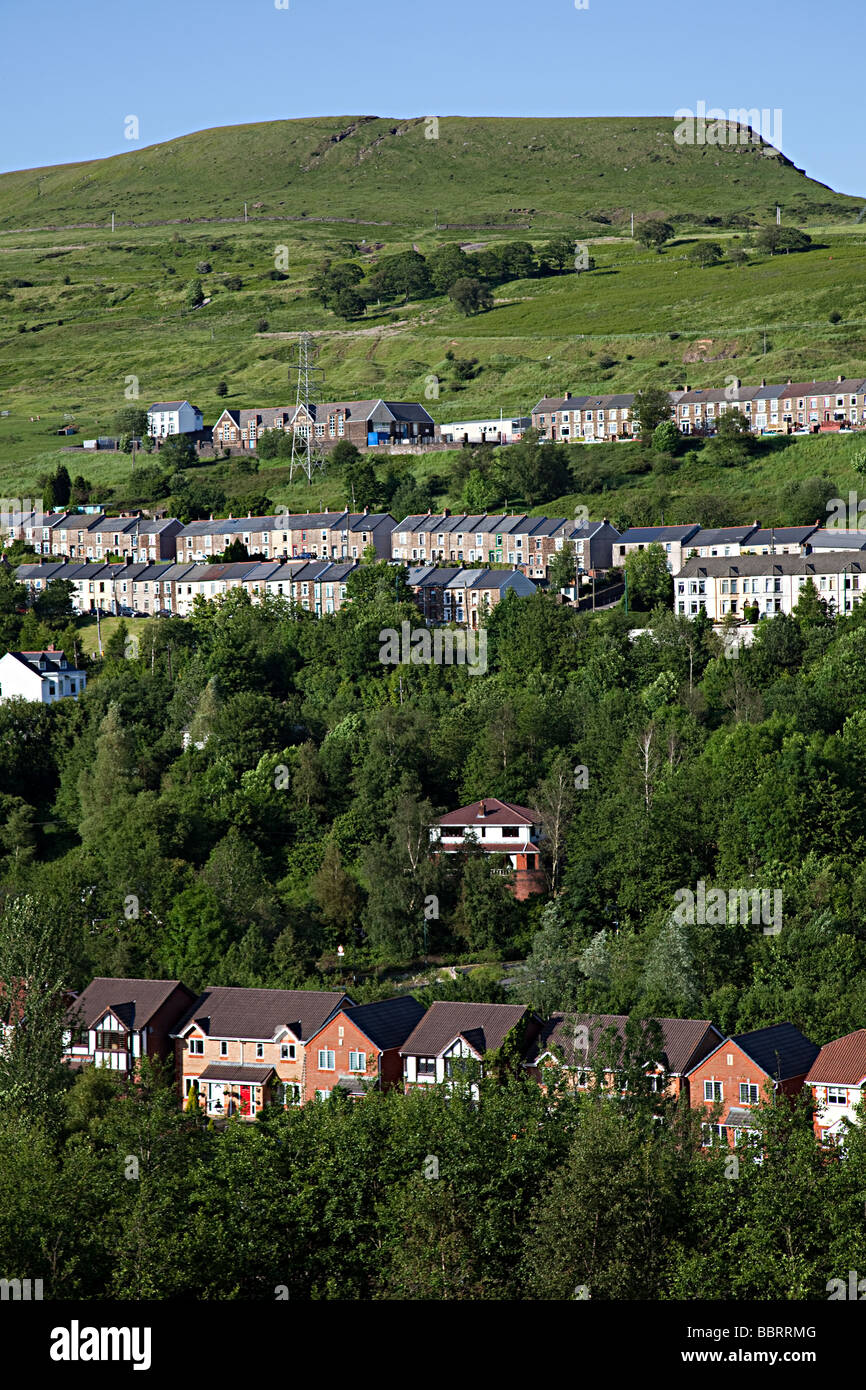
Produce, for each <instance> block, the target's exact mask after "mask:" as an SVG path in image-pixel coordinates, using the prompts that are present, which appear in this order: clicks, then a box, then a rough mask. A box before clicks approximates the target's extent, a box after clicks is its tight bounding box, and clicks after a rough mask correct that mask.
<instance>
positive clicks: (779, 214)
mask: <svg viewBox="0 0 866 1390" xmlns="http://www.w3.org/2000/svg"><path fill="white" fill-rule="evenodd" d="M781 225H782V209H781V208H780V207H779V205H778V203H777V204H776V226H777V227H780V226H781Z"/></svg>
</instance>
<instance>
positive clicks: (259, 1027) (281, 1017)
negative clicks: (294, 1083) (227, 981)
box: [173, 986, 352, 1042]
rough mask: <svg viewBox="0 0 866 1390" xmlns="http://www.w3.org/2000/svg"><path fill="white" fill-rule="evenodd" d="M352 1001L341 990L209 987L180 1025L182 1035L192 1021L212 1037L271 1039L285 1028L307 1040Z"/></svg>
mask: <svg viewBox="0 0 866 1390" xmlns="http://www.w3.org/2000/svg"><path fill="white" fill-rule="evenodd" d="M346 1003H349V1004H351V1003H352V1001H351V1000H350V999H349V996H348V995H347V994H344V993H342V992H341V991H340V990H314V989H237V988H232V987H229V986H219V987H217V988H212V989H206V990H205V991H204V993H203V994H201V995H200V996H199V998H198V999H197V1000H196V1002H195V1004H194V1005H193V1006H192V1008H191V1009H190V1010H189V1012H188V1013H187V1014H186V1015H185V1016H184V1018H183V1019H182V1020H181V1022H180V1023H179V1024H178V1025H177V1028H176V1030H175V1033H174V1035H173V1036H175V1037H179V1036H180V1035H181V1034H182V1033H184V1032H185V1031H186V1029H187V1028H188V1027H189V1025H190V1024H191V1023H195V1024H196V1026H197V1027H198V1028H200V1029H201V1031H202V1032H203V1033H204V1034H205V1035H206V1036H207V1037H209V1038H244V1039H249V1040H251V1041H256V1042H267V1041H271V1040H272V1039H273V1038H274V1036H275V1034H277V1033H278V1032H279V1031H280V1030H281V1029H282V1028H289V1029H290V1030H291V1032H292V1033H293V1034H294V1036H295V1037H296V1038H297V1039H298V1040H299V1041H300V1042H305V1041H306V1040H307V1038H310V1037H312V1036H313V1034H314V1033H317V1032H318V1031H319V1029H320V1028H321V1027H322V1025H323V1024H324V1023H325V1022H327V1020H328V1019H329V1018H330V1017H331V1015H332V1014H333V1013H336V1011H337V1009H339V1008H340V1007H341V1006H342V1005H344V1004H346Z"/></svg>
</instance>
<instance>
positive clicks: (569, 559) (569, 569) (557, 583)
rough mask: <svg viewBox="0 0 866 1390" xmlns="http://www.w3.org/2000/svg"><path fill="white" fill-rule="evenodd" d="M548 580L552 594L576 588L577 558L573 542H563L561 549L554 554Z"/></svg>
mask: <svg viewBox="0 0 866 1390" xmlns="http://www.w3.org/2000/svg"><path fill="white" fill-rule="evenodd" d="M548 579H549V582H550V589H551V592H553V593H561V592H562V590H563V589H574V588H576V587H577V556H576V553H575V549H574V541H564V542H563V546H562V549H561V550H557V551H556V552H555V554H554V555H553V558H552V559H551V562H550V567H549V569H548Z"/></svg>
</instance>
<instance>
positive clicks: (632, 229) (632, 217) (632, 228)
mask: <svg viewBox="0 0 866 1390" xmlns="http://www.w3.org/2000/svg"><path fill="white" fill-rule="evenodd" d="M631 235H632V240H634V213H632V215H631Z"/></svg>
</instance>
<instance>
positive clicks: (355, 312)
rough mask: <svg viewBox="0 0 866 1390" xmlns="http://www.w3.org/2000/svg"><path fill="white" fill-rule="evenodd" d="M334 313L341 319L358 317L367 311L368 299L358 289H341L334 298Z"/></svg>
mask: <svg viewBox="0 0 866 1390" xmlns="http://www.w3.org/2000/svg"><path fill="white" fill-rule="evenodd" d="M332 307H333V309H334V313H335V314H337V315H338V316H339V317H340V318H341V319H357V318H360V317H361V315H362V314H364V313H366V310H367V301H366V299H365V298H364V296H363V295H362V294H359V293H358V291H357V290H350V289H345V290H340V292H339V294H337V295H336V296H335V298H334V300H333V306H332Z"/></svg>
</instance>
